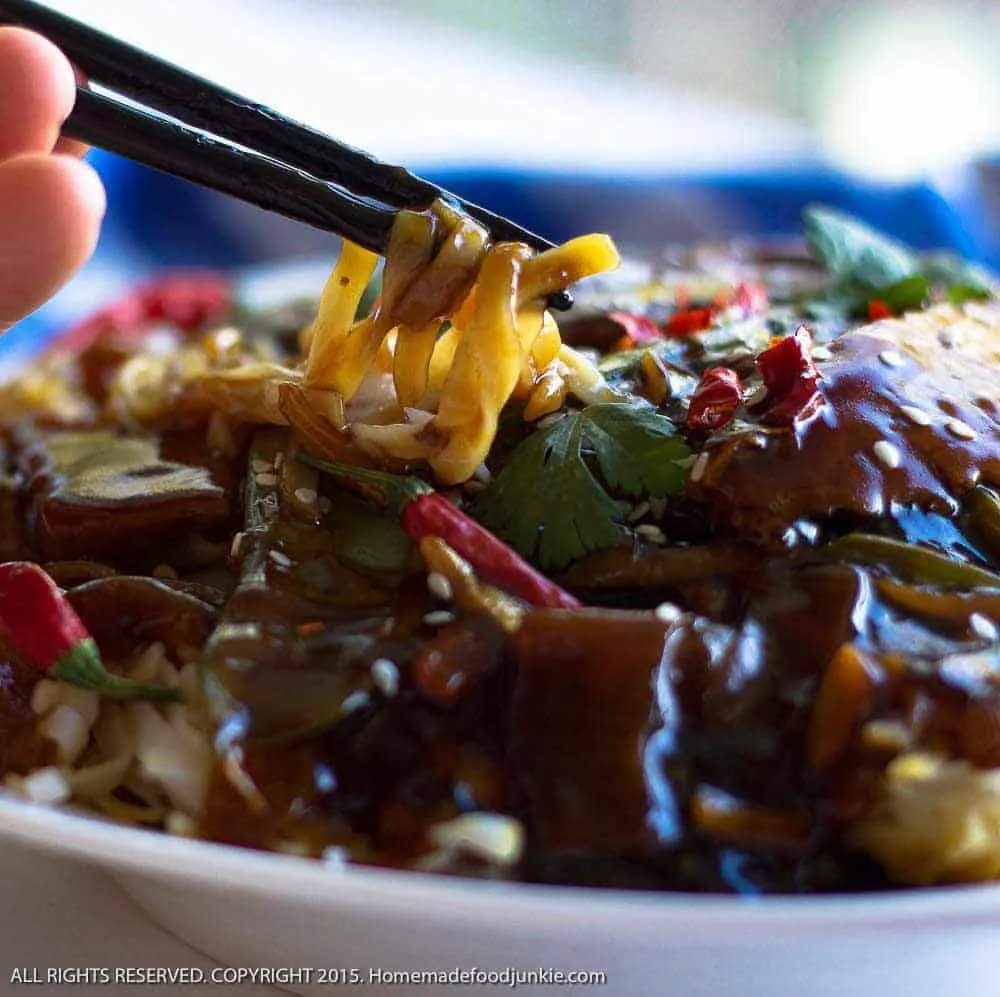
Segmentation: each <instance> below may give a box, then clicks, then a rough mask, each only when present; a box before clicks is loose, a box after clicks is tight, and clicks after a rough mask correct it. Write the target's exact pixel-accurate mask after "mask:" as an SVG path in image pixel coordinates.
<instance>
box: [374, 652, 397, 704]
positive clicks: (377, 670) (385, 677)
mask: <svg viewBox="0 0 1000 997" xmlns="http://www.w3.org/2000/svg"><path fill="white" fill-rule="evenodd" d="M371 673H372V681H373V682H374V683H375V685H376V687H377V688H378V690H379V692H381V693H382V695H383V696H385V697H386V698H387V699H392V697H393V696H395V695H396V693H397V692H399V668H397V667H396V662H395V661H390V660H389V659H388V658H376V659H375V660H374V661H373V662H372V666H371Z"/></svg>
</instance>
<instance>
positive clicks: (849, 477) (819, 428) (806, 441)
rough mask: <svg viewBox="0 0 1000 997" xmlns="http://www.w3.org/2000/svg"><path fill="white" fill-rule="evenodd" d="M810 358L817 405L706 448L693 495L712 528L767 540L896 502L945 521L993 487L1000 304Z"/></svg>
mask: <svg viewBox="0 0 1000 997" xmlns="http://www.w3.org/2000/svg"><path fill="white" fill-rule="evenodd" d="M830 354H831V355H830V359H828V360H822V361H818V362H817V367H818V368H819V370H820V373H821V376H822V380H821V383H820V389H821V391H822V394H823V397H824V404H823V405H822V406H821V408H820V409H819V411H818V412H817V413H816V414H815V415H813V416H812V417H811V418H809V419H808V420H806V421H805V422H803V423H799V424H797V425H795V426H793V427H791V428H782V429H777V430H775V429H769V428H767V427H756V426H749V427H748V428H747V430H746V432H741V433H739V434H736V435H733V436H730V437H729V438H727V439H726V440H724V441H723V442H721V443H720V444H719V445H717V446H714V447H713V448H712V449H711V450H710V457H709V461H708V464H707V466H706V467H705V469H704V473H703V474H702V475H701V476H700V478H699V479H698V480H697V481H695V482H693V483H692V485H691V495H692V497H693V498H695V499H696V500H698V501H700V502H704V503H706V504H707V505H708V506H709V507H710V512H711V515H712V518H713V520H714V522H715V523H716V525H717V526H718V527H719V528H720V529H722V530H724V531H726V532H733V533H738V534H740V535H742V536H748V537H753V538H758V539H764V540H767V539H776V538H778V537H780V536H781V535H782V534H783V533H784V532H785V531H786V530H787V529H788V528H789V527H790V526H791V525H792V524H793V523H795V522H797V521H799V520H802V519H808V520H813V521H816V520H822V519H823V518H825V517H828V516H830V515H833V514H835V513H837V512H848V513H853V514H856V515H858V516H882V515H886V514H888V513H890V511H891V509H892V507H893V506H897V507H899V506H920V507H922V508H924V509H928V510H931V511H934V512H939V513H943V514H945V515H951V514H954V513H955V511H956V510H957V506H958V502H959V500H960V499H961V497H962V495H963V494H964V493H966V492H967V491H968V490H969V489H970V488H972V487H974V486H975V485H977V484H986V485H992V486H1000V405H998V402H997V398H998V392H1000V307H998V306H996V305H989V306H987V305H968V306H966V307H965V309H958V308H955V307H952V306H941V307H938V308H934V309H931V310H930V311H928V312H924V313H920V314H911V315H906V316H904V317H903V318H899V319H890V320H887V321H882V322H877V323H874V324H872V325H868V326H863V327H862V328H860V329H857V330H855V331H854V332H851V333H848V334H847V335H844V336H842V337H841V338H840V339H838V340H836V341H835V342H834V343H832V344H831V346H830Z"/></svg>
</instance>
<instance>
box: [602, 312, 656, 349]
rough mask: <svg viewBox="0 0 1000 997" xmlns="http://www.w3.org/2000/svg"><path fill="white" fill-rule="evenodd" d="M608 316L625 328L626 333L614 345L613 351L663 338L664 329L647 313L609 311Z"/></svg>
mask: <svg viewBox="0 0 1000 997" xmlns="http://www.w3.org/2000/svg"><path fill="white" fill-rule="evenodd" d="M608 318H609V319H611V321H612V322H614V323H616V324H617V325H620V326H621V327H622V328H623V329H624V330H625V335H624V336H622V337H621V339H619V340H618V341H617V342H616V343H615V345H614V346H613V347H612V350H613V351H620V350H631V349H634V348H635V347H636V346H643V345H645V344H646V343H655V342H658V341H659V340H661V339H663V330H662V329H661V328H660V327H659V326H658V325H657V324H656V323H655V322H654V321H653V320H652V319H651V318H649V316H647V315H637V314H636V313H635V312H609V313H608Z"/></svg>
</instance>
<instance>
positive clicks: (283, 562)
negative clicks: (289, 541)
mask: <svg viewBox="0 0 1000 997" xmlns="http://www.w3.org/2000/svg"><path fill="white" fill-rule="evenodd" d="M267 556H268V557H269V558H270V559H271V560H272V561H273V562H274V563H275V564H276V565H277V566H278V567H279V568H290V567H291V566H292V559H291V558H290V557H289V556H288V555H287V554H282V552H281V551H280V550H272V551H268V554H267Z"/></svg>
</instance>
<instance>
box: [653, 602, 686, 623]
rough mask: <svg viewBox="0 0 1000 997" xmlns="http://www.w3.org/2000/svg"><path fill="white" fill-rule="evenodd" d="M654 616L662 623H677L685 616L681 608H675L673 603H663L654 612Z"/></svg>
mask: <svg viewBox="0 0 1000 997" xmlns="http://www.w3.org/2000/svg"><path fill="white" fill-rule="evenodd" d="M653 615H654V616H655V617H656V618H657V619H658V620H659V621H660V622H661V623H676V622H677V621H678V620H679V619H680V618H681V616H683V615H684V614H683V612H682V610H681V608H680V606H675V605H674V604H673V603H672V602H661V603H660V604H659V606H657V607H656V609H654V610H653Z"/></svg>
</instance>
